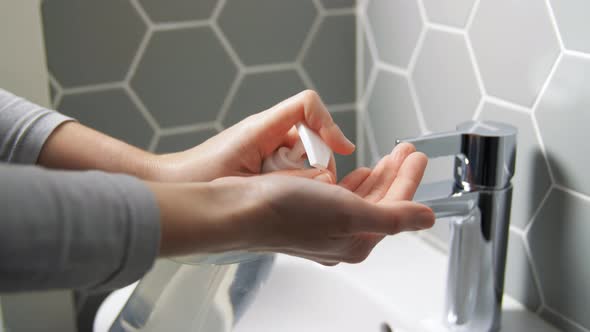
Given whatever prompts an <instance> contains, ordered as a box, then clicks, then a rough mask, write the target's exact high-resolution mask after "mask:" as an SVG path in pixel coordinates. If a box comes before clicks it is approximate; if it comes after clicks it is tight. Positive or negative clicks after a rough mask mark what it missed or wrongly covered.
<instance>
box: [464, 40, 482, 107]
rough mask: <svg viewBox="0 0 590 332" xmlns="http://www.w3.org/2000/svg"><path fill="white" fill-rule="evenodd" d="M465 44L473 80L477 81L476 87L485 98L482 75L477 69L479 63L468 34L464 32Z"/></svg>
mask: <svg viewBox="0 0 590 332" xmlns="http://www.w3.org/2000/svg"><path fill="white" fill-rule="evenodd" d="M464 38H465V46H466V47H467V54H468V55H469V61H470V62H471V67H472V69H473V73H474V74H475V81H476V82H477V87H478V88H479V92H480V93H481V95H482V96H483V97H484V98H485V97H486V96H487V91H486V87H485V85H484V84H483V77H482V75H481V71H480V70H479V64H478V63H477V58H476V57H475V50H474V49H473V45H472V44H471V39H469V35H468V34H465V35H464Z"/></svg>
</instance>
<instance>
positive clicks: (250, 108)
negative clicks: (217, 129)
mask: <svg viewBox="0 0 590 332" xmlns="http://www.w3.org/2000/svg"><path fill="white" fill-rule="evenodd" d="M303 90H305V84H304V83H303V81H302V80H301V77H300V76H299V75H298V74H297V72H296V71H295V70H283V71H275V72H265V73H257V74H249V75H246V77H244V79H243V80H242V82H241V83H240V87H239V88H238V91H237V92H236V95H235V96H234V98H233V100H232V102H231V104H230V106H229V109H228V112H227V114H226V116H225V118H224V119H223V125H224V126H225V127H229V126H232V125H234V124H236V123H238V122H240V121H241V120H243V119H244V118H246V117H248V116H250V115H252V114H255V113H258V112H261V111H264V110H266V109H268V108H270V107H272V106H274V105H275V104H277V103H278V102H280V101H282V100H284V99H287V98H289V97H291V96H293V95H295V94H297V93H298V92H301V91H303Z"/></svg>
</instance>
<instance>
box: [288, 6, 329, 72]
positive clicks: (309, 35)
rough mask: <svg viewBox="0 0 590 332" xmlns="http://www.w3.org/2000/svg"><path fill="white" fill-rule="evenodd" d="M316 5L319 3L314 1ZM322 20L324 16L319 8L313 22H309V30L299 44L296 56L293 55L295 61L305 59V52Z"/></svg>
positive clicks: (298, 61)
mask: <svg viewBox="0 0 590 332" xmlns="http://www.w3.org/2000/svg"><path fill="white" fill-rule="evenodd" d="M316 6H319V5H318V4H317V3H316ZM320 7H321V6H320ZM323 21H324V16H323V14H322V11H321V10H320V9H319V10H318V14H317V15H316V17H315V19H314V20H313V23H312V24H311V27H310V28H309V31H308V32H307V36H306V37H305V39H304V40H303V43H302V44H301V49H300V50H299V53H298V54H297V57H295V62H297V63H303V60H304V59H305V56H306V55H307V52H308V51H309V49H310V48H311V44H312V42H313V41H314V39H315V37H316V35H317V33H318V31H319V30H320V26H321V25H322V22H323Z"/></svg>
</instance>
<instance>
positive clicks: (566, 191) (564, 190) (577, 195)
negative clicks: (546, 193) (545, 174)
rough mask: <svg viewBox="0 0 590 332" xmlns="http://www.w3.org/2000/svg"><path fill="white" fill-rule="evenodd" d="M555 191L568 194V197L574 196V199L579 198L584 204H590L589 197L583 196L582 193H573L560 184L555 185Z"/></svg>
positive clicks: (573, 191)
mask: <svg viewBox="0 0 590 332" xmlns="http://www.w3.org/2000/svg"><path fill="white" fill-rule="evenodd" d="M555 189H557V190H560V191H563V192H564V193H567V194H570V195H572V196H574V197H576V198H579V199H581V200H584V201H586V202H590V196H588V195H585V194H583V193H581V192H579V191H575V190H573V189H571V188H567V187H565V186H563V185H561V184H555Z"/></svg>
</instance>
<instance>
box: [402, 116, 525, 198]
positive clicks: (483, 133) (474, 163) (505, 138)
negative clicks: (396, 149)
mask: <svg viewBox="0 0 590 332" xmlns="http://www.w3.org/2000/svg"><path fill="white" fill-rule="evenodd" d="M516 133H517V129H516V128H515V127H513V126H511V125H508V124H505V123H500V122H492V121H483V122H480V121H467V122H464V123H461V124H459V125H458V126H457V130H455V131H450V132H442V133H434V134H429V135H424V136H421V137H415V138H408V139H402V140H397V141H396V144H399V143H401V142H408V143H412V144H414V146H415V147H416V150H417V151H420V152H423V153H425V154H426V155H427V156H428V157H429V158H436V157H442V156H453V155H455V156H457V158H456V159H455V160H456V164H455V165H456V166H457V167H455V180H456V181H457V182H459V183H466V184H470V185H473V186H476V187H495V188H503V187H504V186H506V185H508V183H509V182H510V179H511V178H512V175H513V174H514V162H515V157H516ZM458 169H461V171H460V172H459V171H458ZM457 172H459V173H457Z"/></svg>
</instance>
